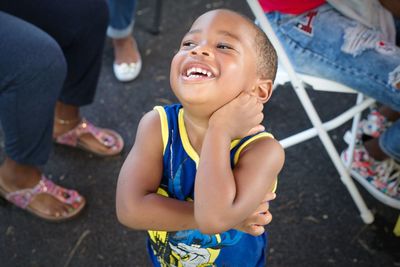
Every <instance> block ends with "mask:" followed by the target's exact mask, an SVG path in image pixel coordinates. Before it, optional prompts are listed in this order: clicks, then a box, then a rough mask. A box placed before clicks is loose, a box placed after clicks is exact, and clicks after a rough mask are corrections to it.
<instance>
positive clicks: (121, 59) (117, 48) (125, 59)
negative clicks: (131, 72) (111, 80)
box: [112, 36, 140, 64]
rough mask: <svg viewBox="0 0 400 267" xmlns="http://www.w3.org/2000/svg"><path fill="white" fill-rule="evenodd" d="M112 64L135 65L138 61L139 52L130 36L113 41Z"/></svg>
mask: <svg viewBox="0 0 400 267" xmlns="http://www.w3.org/2000/svg"><path fill="white" fill-rule="evenodd" d="M112 41H113V46H114V57H115V60H114V63H116V64H122V63H128V64H129V63H136V62H138V61H139V59H140V54H139V50H138V48H137V44H136V41H135V39H134V38H133V37H132V36H128V37H126V38H121V39H113V40H112Z"/></svg>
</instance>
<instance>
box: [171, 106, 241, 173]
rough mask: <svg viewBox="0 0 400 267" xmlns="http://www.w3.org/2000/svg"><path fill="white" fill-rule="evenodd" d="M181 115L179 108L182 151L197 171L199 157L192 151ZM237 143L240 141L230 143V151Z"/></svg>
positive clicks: (181, 110)
mask: <svg viewBox="0 0 400 267" xmlns="http://www.w3.org/2000/svg"><path fill="white" fill-rule="evenodd" d="M183 113H184V111H183V108H181V109H180V110H179V114H178V126H179V134H180V136H181V140H182V145H183V149H185V151H186V153H187V154H188V155H189V157H190V158H191V159H192V160H193V161H194V162H195V163H196V169H197V167H198V166H199V161H200V157H199V154H197V152H196V150H194V148H193V146H192V144H191V143H190V140H189V136H188V134H187V131H186V126H185V121H184V119H183ZM239 142H240V139H236V140H233V141H232V142H231V149H232V148H234V147H235V146H236V145H237V144H238V143H239Z"/></svg>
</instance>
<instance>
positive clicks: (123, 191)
mask: <svg viewBox="0 0 400 267" xmlns="http://www.w3.org/2000/svg"><path fill="white" fill-rule="evenodd" d="M162 158H163V144H162V137H161V125H160V118H159V115H158V113H157V112H156V111H151V112H149V113H147V114H146V115H145V116H144V117H143V118H142V120H141V121H140V123H139V126H138V130H137V134H136V140H135V144H134V146H133V148H132V150H131V152H130V153H129V155H128V157H127V159H126V160H125V162H124V164H123V166H122V169H121V172H120V174H119V178H118V184H117V197H116V208H117V216H118V220H119V221H120V222H121V223H122V224H124V225H126V226H128V227H130V228H135V229H143V230H164V231H177V230H184V229H194V228H197V223H196V222H195V220H194V214H193V203H191V202H187V201H179V200H176V199H173V198H167V197H163V196H161V195H158V194H157V193H156V192H157V189H158V187H159V185H160V181H161V177H162V168H163V167H162Z"/></svg>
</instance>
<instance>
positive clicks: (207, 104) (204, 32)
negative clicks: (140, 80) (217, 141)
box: [170, 10, 257, 114]
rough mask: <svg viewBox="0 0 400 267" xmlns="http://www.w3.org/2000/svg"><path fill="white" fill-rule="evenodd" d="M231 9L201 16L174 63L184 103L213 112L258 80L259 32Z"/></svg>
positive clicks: (175, 80) (174, 79) (176, 88)
mask: <svg viewBox="0 0 400 267" xmlns="http://www.w3.org/2000/svg"><path fill="white" fill-rule="evenodd" d="M249 23H250V22H248V21H246V20H245V19H244V18H242V17H241V16H239V15H238V14H235V13H233V12H230V11H226V10H215V11H210V12H207V13H206V14H204V15H202V16H200V17H199V18H198V19H197V20H196V21H195V22H194V23H193V25H192V27H191V29H190V31H189V32H188V33H187V34H186V35H185V36H184V38H183V40H182V43H181V47H180V50H179V51H178V53H177V54H176V55H175V56H174V58H173V60H172V63H171V73H170V82H171V87H172V89H173V91H174V93H175V95H176V96H177V98H178V99H179V100H180V102H181V103H182V104H183V105H184V106H186V107H187V106H188V105H189V106H193V105H196V106H197V107H201V109H202V110H204V111H205V112H207V113H209V114H211V113H212V112H214V111H215V110H217V109H218V108H220V107H222V106H223V105H225V104H226V103H228V102H229V101H231V100H232V99H234V98H235V97H236V96H238V95H239V94H240V92H242V91H249V90H251V89H252V88H253V87H254V84H255V81H256V80H257V71H256V51H255V48H254V37H255V32H254V30H253V29H252V28H251V27H250V25H249Z"/></svg>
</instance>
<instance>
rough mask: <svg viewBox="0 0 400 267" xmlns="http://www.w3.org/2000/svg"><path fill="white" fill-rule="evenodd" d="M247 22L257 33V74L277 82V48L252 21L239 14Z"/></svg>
mask: <svg viewBox="0 0 400 267" xmlns="http://www.w3.org/2000/svg"><path fill="white" fill-rule="evenodd" d="M239 15H240V16H242V17H243V18H244V19H245V20H246V21H248V22H249V24H250V25H251V27H252V28H253V30H254V31H255V38H254V45H255V48H256V54H257V59H256V60H257V62H256V64H257V74H258V75H260V77H262V78H264V79H271V80H272V81H274V80H275V76H276V71H277V66H278V56H277V54H276V51H275V48H274V47H273V46H272V44H271V42H270V41H269V39H268V37H267V35H266V34H265V33H264V31H263V30H262V29H260V28H259V27H258V26H257V25H256V24H254V22H253V21H252V20H250V19H249V18H248V17H246V16H244V15H242V14H240V13H239Z"/></svg>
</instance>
